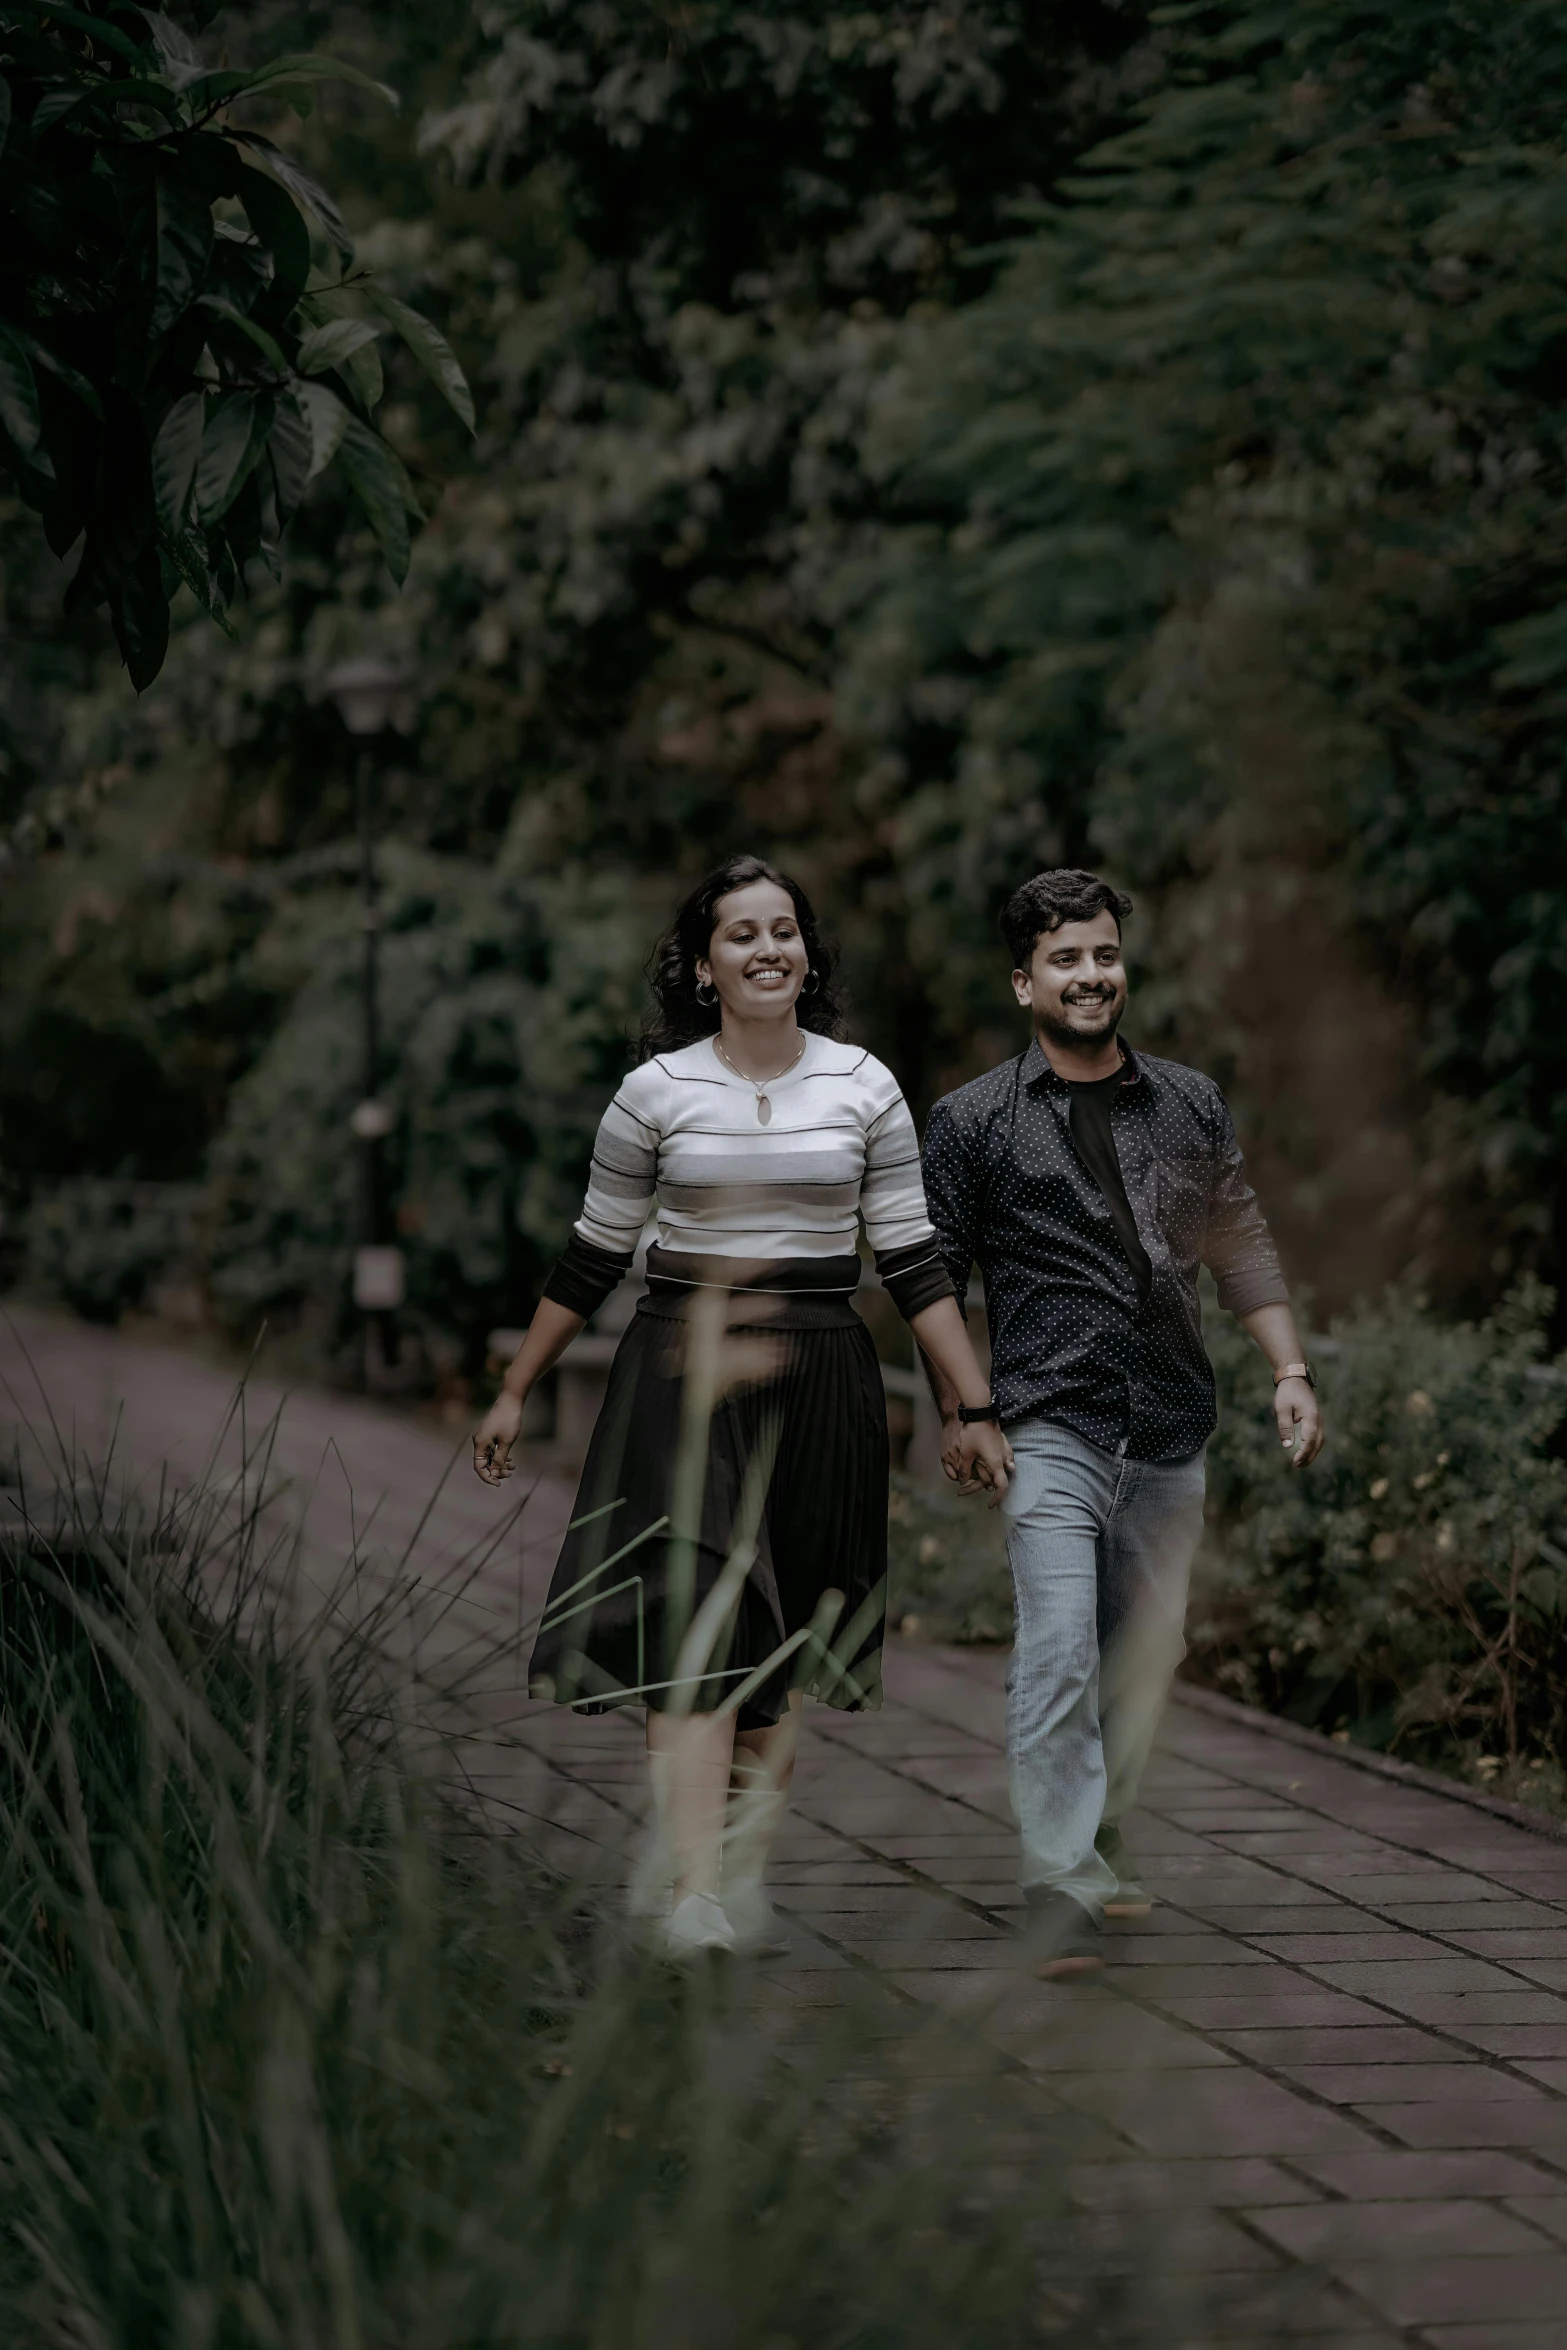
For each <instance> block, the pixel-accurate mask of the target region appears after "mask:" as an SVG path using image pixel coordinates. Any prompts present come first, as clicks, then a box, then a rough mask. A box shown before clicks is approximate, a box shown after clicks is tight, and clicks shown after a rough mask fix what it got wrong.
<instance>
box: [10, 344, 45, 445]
mask: <svg viewBox="0 0 1567 2350" xmlns="http://www.w3.org/2000/svg"><path fill="white" fill-rule="evenodd" d="M0 425H3V426H4V427H5V430H6V434H7V436H8V438H9V439H10V442H11V445H12V447H13V448H14V449H15V450H16V452H17V454H18V455H19V456H22V457H26V458H29V459H31V457H32V456H33V454H34V452H35V451H36V449H37V447H38V438H39V434H40V433H41V432H42V430H43V424H42V419H41V418H40V416H39V413H38V385H37V383H36V381H35V380H34V377H33V363H32V361H31V360H30V359H29V357H28V355H27V346H26V344H25V343H24V342H23V341H22V338H21V336H20V335H19V334H16V333H15V332H14V331H13V330H12V329H11V328H10V327H8V326H6V325H5V324H3V323H0Z"/></svg>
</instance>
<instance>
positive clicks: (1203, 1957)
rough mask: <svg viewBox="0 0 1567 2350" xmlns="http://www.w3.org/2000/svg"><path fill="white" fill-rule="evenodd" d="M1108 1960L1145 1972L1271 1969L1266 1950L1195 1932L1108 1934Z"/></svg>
mask: <svg viewBox="0 0 1567 2350" xmlns="http://www.w3.org/2000/svg"><path fill="white" fill-rule="evenodd" d="M1104 1948H1105V1959H1106V1961H1107V1963H1108V1964H1110V1965H1111V1966H1126V1967H1136V1968H1137V1969H1138V1971H1139V1972H1140V1973H1141V1972H1143V1971H1145V1970H1146V1969H1147V1968H1149V1967H1158V1966H1168V1967H1181V1968H1184V1967H1192V1966H1202V1967H1206V1968H1208V1969H1210V1970H1211V1969H1212V1968H1213V1967H1215V1966H1225V1967H1237V1966H1246V1967H1253V1966H1255V1967H1264V1968H1266V1967H1267V1966H1268V1963H1269V1961H1268V1954H1267V1952H1266V1951H1264V1950H1249V1949H1248V1948H1247V1947H1246V1945H1245V1943H1244V1942H1232V1941H1231V1940H1230V1938H1229V1936H1228V1935H1227V1934H1214V1933H1203V1932H1201V1931H1200V1930H1195V1931H1193V1932H1190V1933H1185V1934H1172V1933H1165V1934H1136V1933H1114V1932H1111V1931H1109V1930H1108V1929H1107V1931H1106V1933H1105V1942H1104Z"/></svg>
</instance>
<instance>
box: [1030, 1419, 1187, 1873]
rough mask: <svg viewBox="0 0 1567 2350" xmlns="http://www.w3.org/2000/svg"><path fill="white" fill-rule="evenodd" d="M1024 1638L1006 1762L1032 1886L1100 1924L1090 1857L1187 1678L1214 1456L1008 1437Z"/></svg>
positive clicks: (1048, 1435) (1044, 1426) (1065, 1432)
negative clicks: (1172, 1689) (1190, 1587)
mask: <svg viewBox="0 0 1567 2350" xmlns="http://www.w3.org/2000/svg"><path fill="white" fill-rule="evenodd" d="M1007 1436H1008V1438H1009V1440H1010V1442H1011V1445H1012V1450H1013V1453H1014V1455H1015V1456H1016V1459H1017V1474H1016V1476H1015V1477H1014V1478H1013V1481H1012V1484H1011V1486H1010V1487H1009V1489H1008V1492H1007V1496H1006V1499H1005V1501H1004V1502H1003V1504H1002V1508H1003V1510H1004V1511H1005V1514H1006V1516H1007V1519H1008V1521H1009V1523H1008V1527H1007V1556H1008V1558H1009V1560H1010V1562H1011V1567H1012V1586H1013V1592H1014V1597H1015V1602H1016V1631H1015V1637H1014V1644H1013V1649H1012V1663H1011V1666H1010V1668H1009V1670H1008V1673H1007V1754H1008V1762H1009V1766H1010V1772H1011V1782H1012V1804H1013V1809H1014V1811H1015V1812H1016V1814H1017V1822H1018V1827H1019V1830H1020V1831H1021V1834H1022V1839H1023V1869H1022V1878H1023V1883H1024V1885H1025V1886H1041V1887H1043V1886H1051V1887H1053V1888H1055V1889H1056V1890H1057V1891H1059V1892H1062V1893H1070V1894H1071V1895H1072V1896H1073V1898H1074V1899H1075V1900H1077V1901H1080V1902H1081V1903H1082V1904H1083V1906H1084V1908H1085V1909H1088V1910H1093V1911H1097V1910H1098V1908H1099V1907H1100V1905H1101V1903H1103V1902H1104V1901H1106V1900H1107V1899H1108V1898H1109V1897H1110V1895H1111V1894H1112V1893H1113V1892H1114V1890H1115V1884H1116V1879H1115V1875H1114V1872H1113V1871H1112V1870H1111V1869H1110V1868H1109V1866H1108V1865H1107V1864H1106V1862H1105V1861H1103V1860H1102V1859H1101V1858H1100V1856H1099V1854H1098V1853H1097V1852H1096V1851H1095V1850H1094V1837H1095V1834H1096V1832H1097V1831H1098V1829H1099V1826H1100V1824H1101V1822H1106V1823H1114V1822H1116V1821H1118V1820H1120V1819H1121V1817H1122V1815H1123V1814H1124V1813H1125V1812H1127V1811H1129V1810H1130V1809H1131V1806H1132V1804H1133V1803H1134V1802H1135V1801H1136V1797H1137V1786H1138V1781H1139V1780H1140V1779H1141V1777H1142V1774H1143V1767H1144V1765H1145V1764H1146V1762H1147V1760H1148V1753H1149V1749H1150V1747H1151V1746H1152V1744H1153V1739H1154V1732H1155V1731H1156V1730H1157V1728H1158V1726H1159V1717H1160V1714H1161V1713H1162V1712H1163V1710H1164V1701H1165V1697H1166V1694H1167V1692H1168V1690H1169V1686H1170V1680H1171V1677H1172V1675H1173V1674H1174V1671H1175V1668H1176V1666H1177V1665H1178V1664H1179V1663H1180V1661H1181V1658H1182V1657H1183V1656H1184V1655H1185V1653H1186V1642H1185V1638H1184V1634H1183V1625H1184V1621H1185V1616H1186V1588H1187V1581H1188V1577H1189V1575H1190V1571H1191V1563H1192V1554H1193V1552H1194V1551H1195V1550H1196V1548H1197V1540H1198V1537H1199V1535H1200V1534H1201V1532H1202V1502H1203V1456H1202V1454H1201V1453H1198V1454H1197V1455H1196V1457H1195V1459H1192V1460H1189V1461H1173V1462H1153V1461H1128V1460H1123V1459H1121V1458H1119V1457H1118V1455H1116V1454H1115V1453H1108V1452H1101V1451H1100V1450H1099V1449H1098V1447H1097V1446H1096V1445H1092V1444H1089V1443H1088V1442H1087V1440H1086V1439H1085V1438H1083V1437H1081V1436H1078V1435H1076V1434H1074V1432H1073V1431H1072V1430H1071V1429H1070V1428H1063V1427H1060V1426H1058V1425H1057V1424H1056V1423H1055V1422H1054V1421H1051V1420H1023V1421H1020V1422H1017V1423H1015V1424H1013V1425H1012V1426H1010V1427H1009V1428H1008V1429H1007Z"/></svg>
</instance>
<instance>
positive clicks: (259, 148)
mask: <svg viewBox="0 0 1567 2350" xmlns="http://www.w3.org/2000/svg"><path fill="white" fill-rule="evenodd" d="M234 136H235V138H236V139H239V140H242V141H243V143H244V144H245V145H246V146H247V147H249V148H250V149H251V150H252V151H253V152H254V153H255V154H257V155H259V156H260V158H261V160H262V162H263V163H264V164H265V165H266V167H267V169H268V171H270V172H271V174H272V176H273V178H274V179H276V180H279V181H281V182H282V184H283V186H284V187H285V188H287V190H288V192H289V194H290V195H291V196H292V197H293V198H294V199H295V201H296V202H297V203H300V204H303V205H304V207H305V209H306V211H307V212H313V213H314V214H315V216H316V218H317V220H319V221H320V223H321V226H322V227H323V228H324V229H325V231H326V233H327V236H328V238H329V239H330V240H331V243H332V246H333V249H334V251H335V252H336V254H337V257H338V259H339V261H341V263H342V264H343V267H344V268H345V269H346V268H347V267H348V264H349V263H350V262H351V261H352V260H353V258H354V240H353V238H352V237H351V236H350V235H349V233H348V223H347V221H346V220H345V219H344V218H343V215H342V214H341V213H340V212H339V210H338V208H337V206H336V205H335V204H334V203H333V201H332V199H331V197H330V196H329V195H328V194H327V192H326V190H325V188H323V187H322V186H321V185H320V183H319V182H318V181H316V180H313V179H312V178H311V176H310V174H309V172H308V171H306V169H305V167H304V165H303V164H302V163H298V162H296V161H295V159H294V157H293V156H292V155H290V153H289V152H288V149H287V148H286V147H280V146H278V144H277V142H276V141H275V140H273V139H264V138H263V137H262V135H261V133H260V132H259V131H249V130H236V131H235V133H234Z"/></svg>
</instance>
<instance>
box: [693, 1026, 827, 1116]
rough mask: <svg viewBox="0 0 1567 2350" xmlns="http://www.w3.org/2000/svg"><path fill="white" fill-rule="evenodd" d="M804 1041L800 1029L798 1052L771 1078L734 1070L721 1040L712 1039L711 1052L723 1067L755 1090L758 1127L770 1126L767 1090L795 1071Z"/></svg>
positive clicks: (803, 1052) (802, 1055) (803, 1035)
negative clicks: (712, 1051) (792, 1070)
mask: <svg viewBox="0 0 1567 2350" xmlns="http://www.w3.org/2000/svg"><path fill="white" fill-rule="evenodd" d="M805 1039H806V1031H805V1030H804V1029H802V1030H801V1031H800V1045H799V1050H798V1051H797V1052H796V1054H795V1056H794V1059H793V1060H792V1061H790V1062H788V1063H786V1065H785V1066H784V1067H783V1068H782V1069H775V1070H774V1071H773V1073H772V1075H771V1077H748V1076H746V1073H745V1071H744V1070H743V1069H736V1068H735V1065H734V1063H733V1061H731V1059H730V1058H729V1055H728V1054H727V1053H726V1052H725V1050H724V1048H723V1043H722V1041H721V1039H720V1038H718V1037H716V1036H715V1037H714V1039H713V1050H714V1052H715V1053H716V1054H717V1055H718V1057H719V1059H720V1060H721V1061H722V1062H723V1064H724V1067H725V1068H726V1069H728V1070H730V1071H731V1072H732V1073H733V1075H735V1076H736V1077H739V1078H741V1079H743V1080H744V1082H745V1083H746V1084H747V1085H754V1086H755V1088H756V1122H757V1124H758V1126H770V1125H771V1124H772V1117H773V1105H772V1103H771V1102H770V1101H769V1100H768V1098H767V1088H768V1087H769V1086H770V1085H776V1084H777V1083H778V1080H779V1078H780V1077H787V1076H788V1074H789V1072H790V1070H791V1069H797V1068H798V1067H799V1065H800V1063H801V1061H802V1060H803V1059H804V1057H805Z"/></svg>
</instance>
